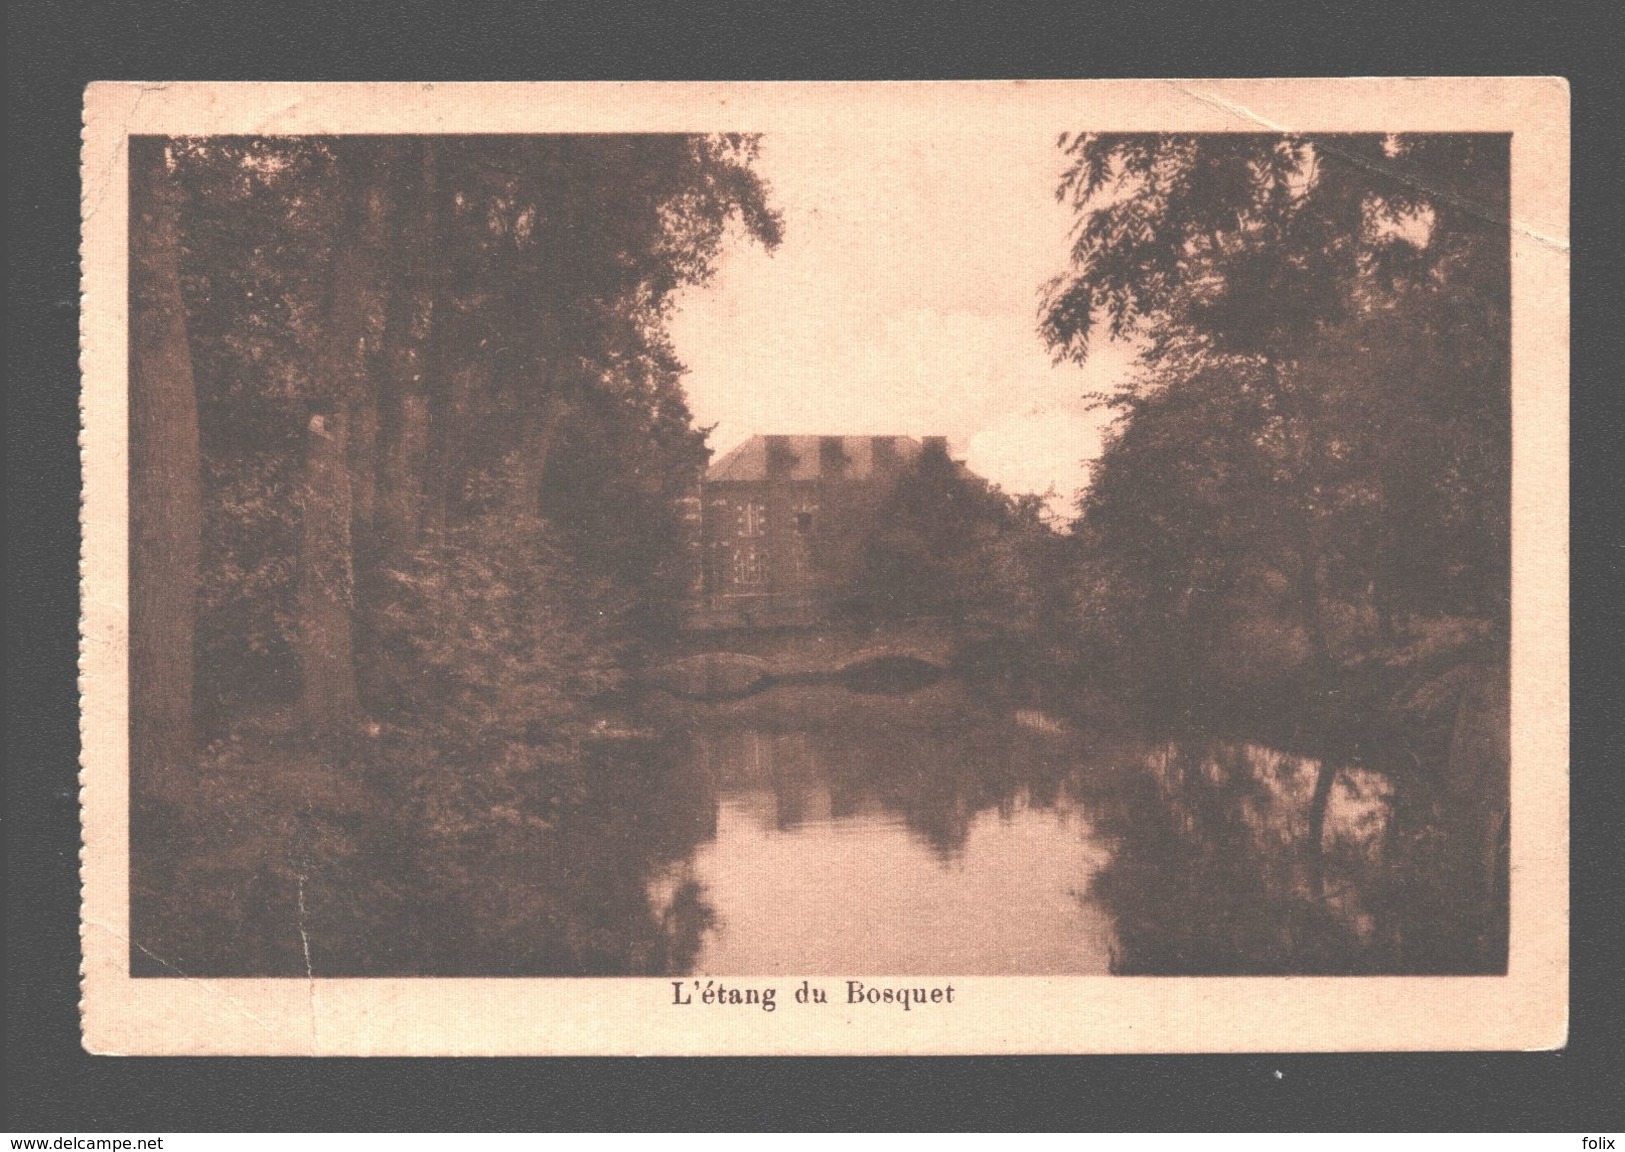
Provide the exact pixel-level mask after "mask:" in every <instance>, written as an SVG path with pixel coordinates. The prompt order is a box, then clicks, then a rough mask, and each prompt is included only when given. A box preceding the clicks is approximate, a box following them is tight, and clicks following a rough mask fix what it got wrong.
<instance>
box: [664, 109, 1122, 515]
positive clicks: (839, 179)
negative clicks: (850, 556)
mask: <svg viewBox="0 0 1625 1152" xmlns="http://www.w3.org/2000/svg"><path fill="white" fill-rule="evenodd" d="M1057 135H1058V129H1057V130H1050V129H1048V128H1047V127H1042V126H1040V127H1035V129H1034V130H1033V131H1032V132H1031V133H1030V135H1029V134H1025V133H1022V134H1014V133H1009V132H1002V133H994V132H990V131H974V130H971V129H969V128H967V129H965V130H964V131H962V132H959V133H955V132H953V131H952V130H951V129H950V130H949V131H947V132H939V133H936V134H931V135H927V136H918V135H914V136H908V135H901V134H888V132H887V128H886V126H885V125H883V124H877V125H876V126H875V127H874V129H873V131H872V133H871V134H867V135H862V136H854V135H852V134H843V135H840V136H837V135H835V134H834V133H830V134H828V135H819V134H815V133H807V134H796V135H785V134H775V135H767V136H764V137H763V139H762V150H761V156H760V159H759V161H758V164H757V170H758V171H759V172H760V173H761V174H762V176H763V177H764V178H765V179H766V180H767V181H768V183H769V185H770V186H771V189H770V191H771V197H772V200H773V202H774V204H775V205H776V206H777V207H778V208H779V210H780V211H781V212H782V213H783V215H784V224H785V230H784V233H785V234H784V242H783V243H782V244H781V245H780V246H779V248H778V249H777V250H776V251H775V252H773V253H772V254H771V255H770V254H768V253H766V252H764V251H763V250H762V248H761V247H760V245H757V244H754V243H746V242H743V240H742V239H738V240H736V241H735V242H733V243H731V244H729V245H727V247H726V250H725V251H724V253H723V255H722V257H721V259H720V261H719V263H718V267H717V271H716V275H715V278H714V279H713V280H712V281H711V282H710V283H708V284H706V285H704V286H698V287H692V288H688V289H685V290H684V292H683V295H682V297H681V298H680V300H679V303H678V310H677V313H676V315H675V317H674V319H673V323H672V335H673V340H674V342H675V344H676V347H677V351H678V354H679V356H680V357H681V358H682V360H683V362H684V363H685V364H687V366H688V368H689V375H688V376H687V378H686V380H685V387H686V389H687V391H688V395H689V401H690V405H691V406H692V408H693V411H694V416H695V420H696V422H697V423H699V424H700V425H701V426H706V425H715V426H716V427H715V430H714V431H713V432H712V433H711V439H710V444H711V446H712V448H713V449H714V450H715V452H716V453H717V455H719V456H720V455H721V454H722V453H724V452H726V451H728V450H729V449H730V448H732V447H733V446H734V445H736V444H738V443H740V442H741V441H743V440H745V439H746V438H748V437H749V436H751V435H753V434H756V433H764V434H771V433H782V434H807V433H822V434H831V435H833V434H877V435H886V434H902V435H909V436H923V435H946V436H947V437H948V438H949V444H950V447H951V449H952V451H953V452H954V454H955V455H956V456H960V457H963V458H964V459H965V460H966V461H967V463H968V464H969V465H970V467H971V468H972V470H974V471H975V472H977V473H979V474H980V475H982V476H985V477H987V478H988V479H990V480H992V481H994V482H996V483H998V484H999V485H1000V486H1002V487H1003V488H1004V489H1005V491H1007V492H1011V493H1028V492H1032V493H1044V492H1046V491H1048V490H1049V489H1051V488H1053V489H1054V490H1055V492H1056V493H1057V496H1056V498H1055V499H1054V500H1052V502H1051V505H1050V507H1051V510H1052V511H1053V512H1055V513H1057V514H1061V515H1065V514H1068V513H1069V512H1070V509H1071V505H1072V499H1073V497H1074V495H1075V494H1076V492H1077V491H1078V490H1079V489H1080V488H1081V487H1082V486H1083V485H1084V484H1085V483H1086V480H1087V475H1088V472H1087V467H1086V461H1088V460H1089V459H1091V458H1093V457H1095V456H1096V455H1098V454H1099V452H1100V448H1101V435H1102V432H1103V431H1104V429H1105V426H1106V424H1107V423H1108V422H1109V420H1110V418H1111V417H1110V414H1109V413H1105V412H1099V411H1090V410H1089V408H1088V402H1087V401H1086V400H1085V399H1084V398H1083V397H1084V394H1085V393H1087V392H1093V391H1110V390H1112V389H1113V388H1114V386H1115V384H1116V382H1117V381H1118V380H1120V379H1121V378H1122V377H1123V376H1124V375H1125V374H1126V373H1127V371H1128V370H1129V368H1130V367H1131V359H1132V356H1131V353H1130V351H1129V350H1128V349H1127V348H1125V347H1123V346H1121V345H1117V344H1111V343H1108V342H1105V341H1104V340H1102V341H1097V347H1096V348H1095V350H1094V351H1093V353H1092V354H1091V356H1090V359H1089V361H1088V363H1087V364H1086V365H1084V366H1079V365H1076V364H1071V363H1067V364H1061V365H1055V364H1052V362H1051V357H1050V353H1049V351H1048V350H1047V349H1046V348H1045V346H1044V343H1043V341H1042V340H1041V339H1040V337H1039V336H1038V334H1037V325H1038V310H1039V303H1040V298H1041V293H1042V289H1043V286H1044V284H1045V283H1046V282H1047V281H1049V280H1050V279H1051V278H1052V277H1054V276H1056V275H1057V274H1059V273H1060V272H1062V271H1064V270H1065V269H1066V266H1067V252H1068V248H1069V238H1068V233H1069V230H1070V227H1071V223H1072V213H1071V212H1070V211H1069V210H1068V209H1067V208H1065V207H1063V206H1062V205H1059V204H1057V203H1056V201H1055V196H1054V189H1055V186H1056V183H1057V180H1058V178H1059V175H1060V171H1061V166H1062V159H1063V158H1062V156H1061V153H1060V151H1059V149H1058V148H1057V147H1056V145H1055V140H1056V136H1057Z"/></svg>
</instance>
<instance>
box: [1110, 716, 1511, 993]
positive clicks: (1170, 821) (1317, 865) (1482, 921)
mask: <svg viewBox="0 0 1625 1152" xmlns="http://www.w3.org/2000/svg"><path fill="white" fill-rule="evenodd" d="M1116 759H1117V760H1118V762H1119V763H1120V764H1122V766H1121V767H1116V766H1113V767H1106V766H1104V765H1102V766H1100V767H1099V768H1097V769H1096V770H1094V771H1085V772H1084V773H1082V774H1081V775H1080V777H1079V779H1080V781H1081V782H1082V783H1083V790H1084V792H1085V793H1086V794H1087V796H1088V799H1089V804H1090V807H1091V810H1092V811H1093V812H1094V813H1095V814H1096V817H1097V821H1098V823H1097V826H1098V828H1099V829H1100V830H1101V831H1102V833H1104V834H1105V835H1107V836H1108V837H1109V838H1110V840H1111V843H1112V848H1113V851H1112V859H1111V863H1110V864H1109V865H1108V867H1106V868H1105V869H1103V870H1102V871H1101V872H1099V873H1098V874H1097V875H1096V876H1095V879H1094V881H1093V883H1092V885H1091V886H1090V890H1089V895H1090V896H1091V897H1092V898H1093V899H1096V900H1098V901H1100V902H1101V903H1103V904H1104V905H1105V906H1106V907H1108V908H1109V909H1110V910H1111V912H1112V915H1113V918H1114V920H1115V922H1116V927H1117V940H1118V947H1117V951H1116V952H1115V954H1114V956H1113V962H1112V970H1113V971H1114V972H1116V973H1120V974H1125V975H1281V974H1300V975H1309V974H1323V975H1337V974H1351V975H1352V974H1411V973H1460V974H1470V973H1488V972H1496V971H1504V970H1505V955H1506V952H1505V948H1506V941H1505V923H1504V917H1503V918H1502V919H1501V920H1500V922H1499V930H1497V923H1496V917H1495V916H1494V915H1493V913H1492V914H1491V915H1490V916H1489V917H1488V918H1487V919H1486V917H1485V916H1484V915H1483V914H1482V911H1481V909H1480V907H1479V906H1478V904H1477V903H1476V902H1475V901H1474V900H1473V899H1472V892H1473V887H1474V881H1475V879H1476V878H1475V877H1474V876H1473V875H1472V874H1471V870H1470V869H1468V868H1465V867H1464V866H1463V864H1462V856H1463V853H1462V852H1461V851H1460V848H1461V841H1460V838H1459V837H1455V836H1452V835H1451V834H1450V832H1449V830H1448V829H1447V828H1446V827H1445V826H1444V824H1443V822H1442V821H1441V820H1440V818H1439V817H1438V816H1437V814H1436V812H1435V810H1434V809H1433V808H1432V807H1430V806H1429V805H1428V804H1427V803H1426V801H1425V798H1424V797H1423V796H1421V795H1420V793H1411V794H1409V795H1407V794H1404V793H1400V792H1398V791H1396V789H1395V787H1394V785H1393V783H1392V782H1390V781H1389V780H1388V779H1387V778H1386V777H1384V776H1382V775H1380V774H1377V773H1375V772H1370V771H1366V770H1364V769H1360V768H1354V769H1346V770H1344V771H1343V772H1341V773H1339V775H1338V778H1337V781H1338V782H1337V789H1336V791H1335V792H1334V793H1333V797H1332V802H1331V805H1330V810H1329V813H1328V819H1327V826H1326V831H1325V840H1324V848H1323V850H1322V852H1321V853H1320V857H1319V859H1317V858H1316V854H1315V853H1314V852H1313V851H1311V849H1310V846H1309V843H1308V831H1307V830H1308V823H1309V816H1308V810H1309V805H1310V795H1311V793H1312V791H1313V788H1314V776H1315V770H1316V764H1315V762H1313V761H1309V760H1304V759H1299V758H1296V757H1290V756H1285V755H1282V754H1281V753H1278V752H1275V751H1272V750H1270V749H1267V748H1263V747H1261V746H1259V745H1255V744H1245V743H1230V742H1198V743H1191V744H1188V745H1184V746H1182V745H1179V744H1177V743H1168V744H1165V745H1162V746H1160V747H1157V748H1155V749H1153V750H1151V751H1150V752H1143V751H1142V752H1140V753H1139V754H1138V755H1136V754H1135V753H1134V752H1132V751H1128V752H1122V753H1120V754H1119V756H1118V757H1116ZM1317 870H1319V871H1320V873H1321V877H1322V884H1321V885H1319V886H1318V887H1319V894H1318V895H1317V883H1316V879H1315V874H1316V871H1317Z"/></svg>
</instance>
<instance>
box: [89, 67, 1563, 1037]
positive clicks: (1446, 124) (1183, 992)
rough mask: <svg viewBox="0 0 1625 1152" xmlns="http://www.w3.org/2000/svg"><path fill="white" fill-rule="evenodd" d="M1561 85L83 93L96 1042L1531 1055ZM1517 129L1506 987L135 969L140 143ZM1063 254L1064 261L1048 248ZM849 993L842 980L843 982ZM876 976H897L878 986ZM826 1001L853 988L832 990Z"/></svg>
mask: <svg viewBox="0 0 1625 1152" xmlns="http://www.w3.org/2000/svg"><path fill="white" fill-rule="evenodd" d="M1568 109H1569V94H1568V86H1567V85H1566V83H1564V82H1563V81H1562V80H1558V79H1415V80H1405V79H1362V80H1247V81H1212V80H1200V81H1076V82H1073V81H1065V82H1049V81H1045V82H1032V83H1026V82H1002V81H1001V82H979V83H894V84H806V83H796V84H706V83H696V84H686V83H683V84H642V83H639V84H450V85H439V84H434V85H431V84H314V85H302V84H211V83H190V84H136V83H103V84H95V85H92V86H91V87H90V88H89V89H88V90H87V93H86V99H85V132H84V156H83V176H84V186H83V196H84V203H83V229H84V235H83V274H84V285H83V287H84V301H83V313H82V319H81V335H82V366H83V372H84V392H83V400H82V405H83V420H84V428H83V439H82V443H83V459H84V513H83V526H84V554H83V606H84V619H83V623H82V650H81V659H80V688H81V692H82V694H83V696H82V720H81V727H82V735H83V740H84V758H83V775H82V777H81V782H82V786H83V791H82V804H83V817H84V851H83V882H84V904H83V926H82V937H83V946H84V972H83V974H84V987H83V994H84V998H83V1009H82V1010H83V1022H84V1044H85V1047H86V1048H87V1049H88V1050H90V1051H91V1052H95V1053H108V1054H117V1053H126V1054H137V1053H139V1054H182V1053H184V1054H288V1055H294V1054H297V1055H310V1054H316V1055H338V1054H347V1055H372V1054H378V1055H383V1054H390V1055H402V1054H412V1055H463V1054H474V1055H478V1054H490V1055H498V1054H590V1053H616V1054H682V1053H694V1054H702V1053H704V1054H723V1053H737V1054H766V1053H798V1054H802V1053H805V1054H811V1053H847V1054H858V1053H1050V1052H1224V1051H1256V1050H1303V1051H1342V1050H1390V1049H1536V1048H1552V1047H1557V1046H1561V1045H1562V1044H1563V1043H1564V1042H1565V1039H1566V1036H1567V1027H1568V1017H1567V1011H1568V701H1569V696H1568V536H1569V533H1568V522H1569V518H1568V508H1569V501H1568V391H1569V390H1568V327H1569V316H1568V307H1569V295H1568V276H1569V255H1568V211H1569V199H1568V185H1569V131H1568V119H1569V116H1568ZM877 119H883V120H885V121H889V122H890V124H891V125H892V126H895V127H896V128H898V129H900V130H904V131H908V132H911V133H918V134H919V135H920V136H922V137H925V136H928V135H929V134H931V133H937V132H943V131H960V130H966V129H967V128H969V129H971V130H988V129H989V128H994V127H996V126H998V125H1001V124H1008V125H1011V126H1015V125H1020V126H1021V127H1022V128H1023V129H1024V130H1028V131H1030V130H1031V128H1032V126H1034V125H1038V126H1042V127H1043V128H1044V129H1045V130H1052V129H1053V130H1055V131H1059V130H1061V129H1072V130H1083V129H1088V130H1117V131H1129V130H1132V131H1148V130H1172V129H1181V130H1188V131H1240V130H1253V131H1258V130H1271V131H1273V130H1287V129H1290V130H1295V131H1307V130H1324V131H1340V130H1394V131H1399V130H1405V131H1492V132H1508V131H1510V132H1511V133H1513V142H1512V184H1513V191H1512V204H1513V230H1514V231H1513V248H1512V253H1513V325H1514V327H1513V352H1514V354H1513V400H1514V405H1513V406H1514V432H1515V434H1514V438H1513V462H1514V470H1513V476H1514V484H1513V488H1514V492H1513V514H1514V535H1513V553H1514V554H1513V606H1514V622H1513V641H1512V652H1513V704H1512V721H1513V745H1512V746H1513V780H1512V795H1513V810H1514V816H1513V820H1512V837H1513V839H1512V853H1513V864H1512V960H1511V968H1510V972H1509V974H1508V975H1507V976H1505V977H1495V978H1412V977H1403V978H1400V977H1394V978H1373V979H1368V978H1330V979H1327V978H1313V979H1311V978H1291V979H1276V978H1261V977H1260V978H1249V979H1216V978H1206V979H1139V978H1122V977H1116V978H1114V977H1066V978H1056V979H1041V978H1020V979H1013V978H980V979H954V981H953V983H954V985H955V988H956V990H957V991H956V995H955V1001H956V1002H955V1004H954V1006H953V1007H952V1008H943V1009H936V1010H917V1011H912V1012H909V1013H907V1014H904V1013H902V1012H900V1011H898V1010H897V1009H896V1008H881V1007H873V1008H868V1007H866V1008H863V1009H862V1010H853V1009H849V1008H847V1007H845V1006H844V1005H837V1004H831V1005H829V1006H828V1007H823V1008H799V1007H798V1006H797V1005H796V1004H795V1003H794V1001H793V1000H792V999H791V998H790V993H789V989H790V988H792V987H794V986H798V985H799V980H791V979H787V978H781V979H778V980H776V981H773V983H775V984H776V985H777V986H778V987H779V989H780V992H779V998H780V1004H781V1007H780V1008H779V1010H778V1011H776V1012H773V1013H764V1012H761V1011H759V1010H757V1009H754V1008H753V1009H750V1010H748V1011H746V1010H741V1009H721V1008H710V1009H706V1008H703V1007H702V1006H701V1005H699V1004H696V1005H694V1006H693V1007H687V1008H682V1009H677V1008H674V1007H672V1006H671V999H672V993H671V984H670V983H669V982H668V981H666V980H656V979H649V980H643V979H625V980H600V979H563V980H520V979H479V980H436V979H421V980H309V981H307V980H298V979H284V980H209V979H181V978H176V979H143V980H132V979H130V977H129V976H128V965H127V961H126V956H127V952H128V947H129V945H128V935H129V931H128V922H129V915H128V879H129V874H128V858H129V856H128V848H129V844H128V826H127V816H128V802H127V797H128V792H127V781H128V762H127V755H128V741H127V730H128V729H127V719H128V697H127V692H126V676H127V631H126V623H127V611H128V602H127V595H126V571H127V544H128V532H127V524H128V516H127V498H128V494H127V490H126V475H127V474H126V419H125V417H126V407H125V404H126V376H125V371H126V337H125V332H126V323H127V306H126V291H125V283H126V274H127V259H126V252H127V249H126V233H127V165H126V148H125V143H126V138H127V136H129V135H131V134H141V133H160V134H205V133H226V132H231V133H311V132H375V133H388V132H512V133H519V132H555V131H593V132H618V131H630V130H637V131H676V130H683V131H712V130H728V131H771V132H792V133H793V132H796V131H798V130H813V129H816V130H817V131H818V132H819V133H820V134H822V135H826V136H827V135H828V134H831V133H832V132H837V131H840V130H842V128H843V126H846V125H850V126H851V130H852V132H853V133H854V135H855V136H861V135H862V133H863V130H864V127H865V125H866V124H871V123H873V122H874V121H875V120H877ZM1058 259H1059V256H1058ZM828 975H829V976H830V977H831V978H830V979H829V980H827V981H826V983H828V984H829V985H830V986H831V987H839V985H838V981H837V979H835V978H837V977H839V976H840V975H841V974H840V973H832V974H828ZM873 983H882V982H881V981H873ZM832 999H838V997H832Z"/></svg>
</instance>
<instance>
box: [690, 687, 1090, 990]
mask: <svg viewBox="0 0 1625 1152" xmlns="http://www.w3.org/2000/svg"><path fill="white" fill-rule="evenodd" d="M1050 743H1051V744H1053V741H1051V742H1050ZM1044 745H1045V742H1044V741H1042V740H1038V739H1034V738H1032V737H1029V736H1026V735H1024V734H1023V733H1022V732H1021V730H1020V729H1019V728H1017V727H1016V726H1014V725H1013V724H1011V723H1010V722H1009V720H1008V719H1005V720H1003V721H1002V722H999V721H997V720H992V719H990V718H983V719H982V720H980V721H979V722H975V723H968V724H962V725H959V726H955V727H952V728H948V729H941V728H933V729H929V730H921V729H920V728H918V727H914V726H910V725H906V724H896V725H892V726H883V725H876V726H864V727H846V726H836V727H829V728H808V729H800V730H788V731H772V730H764V729H761V728H757V727H743V728H723V729H721V730H710V731H702V732H700V733H698V734H697V735H696V737H695V739H694V742H693V746H692V756H693V759H694V763H695V765H696V767H697V769H698V771H699V773H700V774H702V775H704V776H705V777H707V778H708V779H709V780H710V781H711V782H712V786H713V787H714V788H715V790H716V794H717V798H718V804H719V813H718V819H717V830H716V835H715V837H714V838H713V839H712V840H710V841H709V842H708V843H706V844H704V845H702V846H701V847H700V848H699V850H698V851H697V852H696V853H695V856H694V858H693V860H692V861H691V862H690V864H689V865H688V867H689V868H690V869H691V872H692V875H693V876H694V877H695V878H696V879H697V880H698V881H699V882H700V883H701V884H703V885H704V888H705V892H706V899H707V901H708V902H709V903H710V904H711V906H712V907H713V908H714V909H715V912H716V918H717V923H716V925H715V927H714V928H713V929H712V930H711V931H709V932H708V933H706V935H705V938H704V942H703V945H702V947H701V949H700V952H699V954H698V956H697V958H696V968H697V970H698V971H701V972H706V973H728V974H741V973H760V974H777V973H806V972H816V973H826V974H842V973H850V974H855V975H865V974H882V973H950V974H959V975H994V974H1022V973H1039V972H1042V973H1053V974H1062V973H1103V972H1105V971H1106V970H1107V964H1108V960H1109V956H1110V943H1111V927H1110V922H1109V920H1108V918H1107V917H1106V915H1105V914H1104V913H1103V912H1102V911H1101V910H1100V909H1098V908H1096V907H1094V905H1093V904H1092V902H1091V901H1089V900H1088V899H1087V898H1085V897H1084V896H1083V889H1084V888H1085V887H1086V886H1087V884H1088V882H1089V877H1090V876H1091V874H1092V873H1093V872H1094V871H1095V870H1096V869H1098V868H1099V867H1100V866H1101V864H1102V863H1103V862H1104V857H1103V853H1102V852H1101V850H1100V846H1099V844H1098V842H1097V841H1096V840H1095V838H1094V837H1093V836H1092V835H1091V833H1090V829H1089V826H1088V818H1087V816H1086V814H1085V813H1084V811H1083V810H1082V808H1081V807H1080V806H1079V805H1078V803H1077V802H1076V801H1075V799H1073V798H1072V797H1071V796H1070V795H1067V794H1065V793H1064V790H1063V786H1062V783H1063V777H1064V775H1065V774H1066V772H1067V770H1068V761H1067V757H1065V756H1062V755H1057V754H1056V749H1054V748H1053V747H1050V748H1046V747H1045V746H1044Z"/></svg>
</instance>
